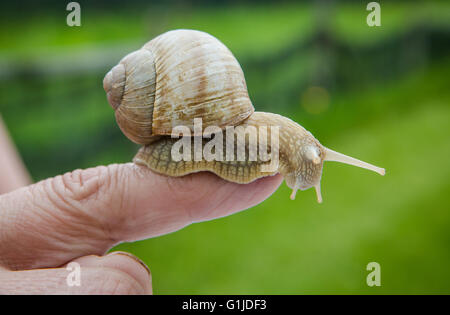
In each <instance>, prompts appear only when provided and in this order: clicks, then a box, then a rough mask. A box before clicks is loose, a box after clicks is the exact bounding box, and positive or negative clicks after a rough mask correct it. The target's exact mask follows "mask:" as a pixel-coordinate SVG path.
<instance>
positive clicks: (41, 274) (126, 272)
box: [0, 252, 152, 294]
mask: <svg viewBox="0 0 450 315" xmlns="http://www.w3.org/2000/svg"><path fill="white" fill-rule="evenodd" d="M151 293H152V285H151V275H150V270H149V269H148V268H147V267H146V266H145V265H144V264H143V263H142V262H141V261H140V260H139V259H138V258H137V257H135V256H133V255H131V254H128V253H124V252H113V253H111V254H109V255H106V256H103V257H100V256H94V255H90V256H84V257H80V258H77V259H75V260H73V261H72V262H70V263H69V264H68V265H67V266H65V267H61V268H50V269H35V270H25V271H7V270H0V294H151Z"/></svg>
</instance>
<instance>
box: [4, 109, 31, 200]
mask: <svg viewBox="0 0 450 315" xmlns="http://www.w3.org/2000/svg"><path fill="white" fill-rule="evenodd" d="M30 183H31V178H30V175H29V174H28V171H27V169H26V168H25V165H24V164H23V162H22V159H21V158H20V156H19V154H18V152H17V150H16V147H15V146H14V144H13V143H12V141H11V139H10V137H9V135H8V131H7V130H6V126H5V124H4V123H3V120H2V116H1V115H0V194H4V193H7V192H10V191H13V190H15V189H17V188H20V187H23V186H26V185H29V184H30Z"/></svg>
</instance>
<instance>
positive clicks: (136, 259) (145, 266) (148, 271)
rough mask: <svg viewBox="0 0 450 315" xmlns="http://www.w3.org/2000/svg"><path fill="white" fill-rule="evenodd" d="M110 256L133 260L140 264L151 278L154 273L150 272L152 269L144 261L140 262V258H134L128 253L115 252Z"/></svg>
mask: <svg viewBox="0 0 450 315" xmlns="http://www.w3.org/2000/svg"><path fill="white" fill-rule="evenodd" d="M108 255H123V256H127V257H130V258H133V259H134V260H135V261H136V262H138V263H139V264H141V266H142V267H144V268H145V270H147V273H148V274H149V275H150V276H151V275H152V273H151V272H150V269H149V268H148V266H147V265H146V264H145V263H144V262H143V261H142V260H140V259H139V258H138V257H136V256H134V255H133V254H130V253H127V252H122V251H115V252H111V253H109V254H108Z"/></svg>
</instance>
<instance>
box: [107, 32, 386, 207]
mask: <svg viewBox="0 0 450 315" xmlns="http://www.w3.org/2000/svg"><path fill="white" fill-rule="evenodd" d="M103 87H104V89H105V92H106V94H107V99H108V102H109V104H110V105H111V106H112V107H113V109H114V110H115V117H116V121H117V123H118V125H119V127H120V129H121V130H122V132H123V133H124V134H125V135H126V136H127V137H128V138H129V139H130V140H132V141H133V142H135V143H138V144H141V145H142V147H141V148H140V150H139V151H138V153H137V154H136V156H135V157H134V159H133V161H134V163H136V164H139V165H145V166H147V167H149V168H150V169H151V170H153V171H155V172H157V173H160V174H165V175H168V176H183V175H186V174H190V173H195V172H200V171H209V172H213V173H215V174H216V175H218V176H220V177H221V178H223V179H225V180H228V181H232V182H236V183H242V184H244V183H249V182H252V181H254V180H256V179H257V178H260V177H264V176H269V175H273V174H276V173H280V174H281V175H283V177H284V179H285V181H286V184H287V185H288V187H290V188H291V189H292V194H291V199H294V198H295V195H296V192H297V190H299V189H300V190H305V189H308V188H311V187H314V188H315V190H316V195H317V200H318V202H319V203H320V202H322V196H321V191H320V180H321V176H322V168H323V162H324V161H337V162H342V163H346V164H351V165H354V166H358V167H361V168H366V169H368V170H372V171H374V172H377V173H379V174H381V175H384V174H385V170H384V169H383V168H379V167H376V166H374V165H371V164H368V163H365V162H363V161H360V160H357V159H355V158H352V157H349V156H346V155H344V154H341V153H338V152H335V151H333V150H331V149H328V148H326V147H324V146H323V145H321V144H320V142H319V141H318V140H317V139H315V138H314V136H313V135H312V134H311V133H310V132H308V131H307V130H306V129H305V128H303V127H302V126H300V125H299V124H297V123H296V122H294V121H292V120H291V119H289V118H286V117H283V116H280V115H277V114H273V113H266V112H255V110H254V107H253V105H252V102H251V100H250V98H249V96H248V92H247V85H246V81H245V78H244V73H243V71H242V68H241V66H240V65H239V62H238V61H237V60H236V58H235V57H234V56H233V54H232V53H231V52H230V50H229V49H228V48H227V47H226V46H225V45H224V44H223V43H221V42H220V41H219V40H218V39H216V38H215V37H213V36H212V35H210V34H207V33H205V32H201V31H195V30H174V31H169V32H166V33H164V34H161V35H159V36H157V37H155V38H154V39H152V40H151V41H149V42H148V43H146V44H145V45H144V46H143V47H142V48H141V49H139V50H137V51H134V52H132V53H130V54H128V55H127V56H125V57H124V58H123V59H122V60H121V61H120V62H119V63H118V64H117V65H116V66H115V67H113V68H112V69H111V70H110V71H109V72H108V73H107V74H106V76H105V78H104V80H103ZM200 118H201V125H200V126H196V125H195V121H196V120H198V119H200ZM180 126H184V127H185V129H186V128H187V130H188V131H192V132H193V133H191V134H190V135H189V136H190V137H188V138H187V142H188V144H191V143H193V144H194V150H193V152H190V153H187V155H183V156H184V158H183V159H179V158H175V157H174V154H173V153H174V152H175V151H177V150H174V149H175V146H178V145H179V141H180V140H179V139H177V138H176V137H174V136H173V131H174V130H175V129H176V128H178V127H180ZM231 126H234V127H236V130H237V131H236V130H232V131H230V130H231V129H232V128H230V127H231ZM237 127H242V128H237ZM263 127H270V128H269V129H270V130H269V129H267V128H266V129H265V133H263V132H260V134H259V137H257V138H256V140H255V137H253V138H252V137H250V136H249V135H248V136H247V135H246V131H248V129H249V128H253V129H252V130H255V129H256V130H264V128H263ZM275 127H276V128H275ZM273 128H275V129H273ZM221 131H222V132H223V133H224V135H220V137H219V133H220V132H221ZM233 133H234V135H233ZM230 134H231V136H230V137H228V136H229V135H230ZM261 134H262V136H261ZM213 136H214V137H213ZM240 136H243V137H240ZM271 136H277V137H273V139H275V140H276V141H275V142H276V143H275V142H273V141H271V142H270V143H269V141H267V139H268V138H271V139H272V137H271ZM224 138H226V139H227V141H223V139H224ZM237 138H238V139H241V140H240V144H243V146H241V148H242V147H244V151H245V152H244V153H245V154H244V159H237V158H236V156H237V155H239V152H237V149H236V148H237V147H238V145H236V146H231V148H232V154H231V156H228V155H227V156H225V155H226V154H225V153H224V152H225V151H226V150H225V149H228V148H229V147H228V144H229V142H230V141H229V140H230V139H231V141H232V140H235V139H237ZM250 138H252V139H253V142H254V141H256V142H261V143H257V144H259V145H261V144H265V145H266V146H267V147H268V152H267V154H268V155H269V158H267V155H266V158H262V157H261V156H256V158H255V156H254V155H253V158H252V159H250V158H249V157H250V155H251V154H250V153H251V148H252V146H251V143H250V142H251V141H250V140H251V139H250ZM185 139H186V138H185ZM208 139H215V140H222V143H223V145H220V144H219V145H215V146H214V150H211V151H210V152H213V151H214V152H213V154H216V155H215V156H216V157H217V156H218V157H219V158H217V159H212V160H211V159H208V158H206V157H200V158H196V154H197V153H198V152H200V153H201V152H203V150H206V149H207V148H209V149H211V143H210V142H209V141H208ZM273 139H272V140H273ZM211 141H212V140H211ZM263 142H264V143H263ZM217 143H220V141H218V142H217ZM217 143H216V144H217ZM185 144H186V142H185ZM238 144H239V140H238ZM188 147H190V146H188ZM195 147H197V148H195ZM184 149H185V147H183V151H184ZM233 150H234V151H233ZM191 151H192V150H191ZM227 153H229V152H227ZM183 154H184V153H183ZM186 156H187V158H186ZM224 157H225V158H224ZM275 157H276V158H277V161H278V163H277V164H276V165H275V168H272V169H270V167H269V164H270V163H271V162H273V161H274V159H275ZM264 167H266V168H264Z"/></svg>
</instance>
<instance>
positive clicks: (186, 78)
mask: <svg viewBox="0 0 450 315" xmlns="http://www.w3.org/2000/svg"><path fill="white" fill-rule="evenodd" d="M103 87H104V89H105V91H106V94H107V97H108V101H109V103H110V104H111V106H112V107H113V108H114V109H115V110H116V120H117V123H118V124H119V126H120V128H121V130H122V131H123V133H124V134H125V135H126V136H127V137H128V138H129V139H130V140H132V141H134V142H136V143H139V144H148V143H151V142H152V141H154V140H155V139H156V138H158V137H157V136H159V135H170V134H171V132H172V129H173V127H175V126H179V125H182V126H188V127H190V128H191V130H192V131H194V130H193V120H192V118H193V117H202V119H203V129H205V128H207V127H208V126H219V127H224V126H228V125H237V124H239V123H240V122H241V121H243V120H244V119H246V118H247V117H249V116H250V115H251V114H252V113H253V112H254V108H253V105H252V103H251V101H250V98H249V96H248V92H247V85H246V83H245V79H244V73H243V72H242V69H241V66H240V65H239V63H238V61H237V60H236V58H235V57H234V56H233V54H232V53H231V52H230V51H229V50H228V48H227V47H226V46H225V45H224V44H222V43H221V42H220V41H219V40H217V39H216V38H215V37H213V36H211V35H209V34H207V33H204V32H200V31H193V30H176V31H170V32H167V33H164V34H162V35H160V36H158V37H156V38H154V39H153V40H151V41H150V42H148V43H147V44H145V45H144V46H143V47H142V48H141V49H139V50H137V51H135V52H132V53H130V54H129V55H127V56H125V57H124V58H123V59H122V60H121V61H120V62H119V64H118V65H117V66H115V67H114V68H112V70H111V71H109V72H108V73H107V75H106V76H105V79H104V81H103Z"/></svg>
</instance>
